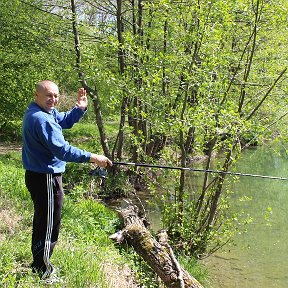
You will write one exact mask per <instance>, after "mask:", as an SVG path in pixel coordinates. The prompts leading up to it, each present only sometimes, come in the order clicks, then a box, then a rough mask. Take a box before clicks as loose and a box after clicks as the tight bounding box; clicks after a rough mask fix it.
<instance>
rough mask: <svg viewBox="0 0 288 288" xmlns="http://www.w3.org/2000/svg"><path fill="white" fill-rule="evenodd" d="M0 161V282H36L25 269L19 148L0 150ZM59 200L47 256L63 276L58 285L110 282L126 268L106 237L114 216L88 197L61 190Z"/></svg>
mask: <svg viewBox="0 0 288 288" xmlns="http://www.w3.org/2000/svg"><path fill="white" fill-rule="evenodd" d="M0 160H1V162H0V175H1V176H0V183H1V184H0V192H1V193H0V204H1V205H0V207H1V210H0V217H1V219H0V223H1V225H0V286H1V287H40V284H39V279H38V277H36V276H35V275H33V274H32V273H31V271H30V268H29V264H30V262H31V260H32V257H31V252H30V241H31V226H32V211H33V206H32V201H31V200H30V195H29V192H28V191H27V190H26V187H25V184H24V171H23V169H22V167H21V166H22V164H21V161H20V155H19V152H18V153H9V154H6V155H0ZM64 201H65V204H64V209H63V222H62V228H61V233H60V239H59V241H58V242H59V243H58V244H57V246H56V248H55V252H54V254H53V255H52V262H53V264H55V266H56V267H58V268H59V271H60V276H61V277H62V278H63V280H64V284H63V283H62V284H61V285H59V287H103V288H104V287H115V286H113V281H114V280H113V279H114V275H117V274H118V275H120V272H119V271H121V270H122V269H125V270H127V259H126V258H125V257H123V256H122V255H120V253H119V251H118V249H117V248H116V247H115V246H114V244H113V243H112V242H111V241H110V240H109V237H108V236H109V235H110V234H112V232H113V233H114V231H115V229H116V226H117V225H118V219H117V217H116V215H115V214H114V213H113V212H112V211H111V210H109V209H107V208H106V207H105V206H104V205H102V204H101V203H98V202H96V201H94V200H92V199H84V198H82V199H81V200H79V201H75V200H74V199H73V198H72V199H70V198H69V197H68V196H67V195H66V196H65V200H64ZM107 267H109V269H107ZM131 277H132V276H131V275H130V278H131ZM121 281H122V284H121ZM125 281H126V280H125V277H123V276H122V277H118V278H117V282H118V284H119V285H120V286H118V287H127V286H126V282H125ZM111 285H112V286H111ZM121 285H122V286H121ZM55 287H57V286H55Z"/></svg>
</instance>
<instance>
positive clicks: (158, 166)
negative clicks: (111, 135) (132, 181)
mask: <svg viewBox="0 0 288 288" xmlns="http://www.w3.org/2000/svg"><path fill="white" fill-rule="evenodd" d="M112 163H113V165H122V166H134V167H146V168H158V169H170V170H182V171H193V172H204V173H215V174H226V175H235V176H246V177H257V178H264V179H274V180H288V178H286V177H278V176H266V175H258V174H251V173H241V172H230V171H226V172H225V171H220V170H212V169H200V168H191V167H179V166H165V165H153V164H146V163H133V162H112Z"/></svg>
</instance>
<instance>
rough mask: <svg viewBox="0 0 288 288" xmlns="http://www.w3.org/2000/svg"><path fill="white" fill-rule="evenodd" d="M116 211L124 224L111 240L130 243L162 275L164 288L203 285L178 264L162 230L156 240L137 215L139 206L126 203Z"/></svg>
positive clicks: (197, 286) (195, 287) (196, 287)
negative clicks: (125, 205)
mask: <svg viewBox="0 0 288 288" xmlns="http://www.w3.org/2000/svg"><path fill="white" fill-rule="evenodd" d="M118 213H119V217H120V218H121V219H122V221H123V226H124V227H123V229H122V230H121V231H118V232H117V233H115V234H113V235H111V236H110V238H111V239H113V240H114V241H116V242H118V243H122V242H124V241H125V243H127V244H128V245H131V246H132V247H133V248H134V249H135V251H136V252H137V253H138V254H139V255H140V256H141V257H142V258H143V259H144V260H145V261H146V262H147V263H148V265H149V266H150V267H151V268H152V269H153V270H154V271H155V273H156V274H157V275H158V276H159V277H160V278H161V280H162V281H163V283H164V284H165V286H166V287H171V288H180V287H181V288H182V287H190V288H203V286H202V285H201V284H200V283H199V282H198V281H197V280H196V279H195V278H194V277H192V276H191V275H189V273H188V272H187V271H185V270H184V269H183V268H182V267H181V266H180V264H179V263H178V261H177V260H176V258H175V256H174V253H173V250H172V249H171V247H170V245H169V244H168V242H167V237H166V236H167V234H166V233H165V231H161V232H159V234H158V236H159V240H158V241H156V240H155V239H154V238H153V237H152V235H151V233H150V232H149V230H148V229H147V228H146V226H147V221H146V219H145V218H141V217H140V216H139V213H138V208H137V207H136V206H134V205H129V206H128V207H127V208H125V209H121V210H120V211H118Z"/></svg>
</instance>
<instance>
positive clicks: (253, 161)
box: [203, 146, 288, 288]
mask: <svg viewBox="0 0 288 288" xmlns="http://www.w3.org/2000/svg"><path fill="white" fill-rule="evenodd" d="M279 151H280V152H281V153H279ZM236 169H237V171H239V172H244V173H253V174H260V175H271V176H281V177H288V157H287V155H286V152H285V149H284V148H282V149H279V147H278V148H277V150H275V149H273V147H267V146H263V147H260V148H257V149H249V150H246V151H245V152H244V153H243V155H242V157H241V159H240V160H239V161H238V162H237V165H236ZM232 190H233V191H234V196H233V197H232V207H233V208H234V209H235V210H236V211H238V212H242V211H243V213H245V214H246V215H250V216H251V217H252V222H251V223H250V224H249V225H247V227H246V229H247V232H246V233H241V234H237V235H236V237H235V245H231V246H226V247H224V248H223V249H222V250H220V251H218V252H217V253H215V254H214V255H213V256H211V257H209V258H208V259H206V260H204V261H203V263H204V264H205V265H206V266H207V267H208V270H209V272H210V275H211V276H212V280H213V281H212V284H211V285H212V286H211V287H213V288H220V287H221V288H232V287H233V288H234V287H235V288H238V287H239V288H268V287H269V288H271V287H275V288H276V287H277V288H287V287H288V273H287V272H288V229H287V228H288V224H287V216H288V181H287V180H286V181H285V180H284V181H283V180H282V181H281V180H270V179H262V178H253V177H240V178H239V181H238V182H237V183H234V184H233V186H232ZM244 196H247V197H249V198H251V200H250V201H239V199H241V198H243V197H244Z"/></svg>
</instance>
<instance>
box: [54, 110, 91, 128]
mask: <svg viewBox="0 0 288 288" xmlns="http://www.w3.org/2000/svg"><path fill="white" fill-rule="evenodd" d="M86 111H87V109H86V110H85V111H83V110H81V109H80V108H78V107H74V108H73V109H72V110H70V111H67V112H59V111H58V110H56V109H54V111H53V112H54V118H55V121H56V122H57V123H58V124H59V125H60V126H61V128H63V129H69V128H71V127H72V126H73V125H74V124H75V123H77V122H78V121H79V120H80V119H81V118H82V117H83V115H84V114H85V113H86Z"/></svg>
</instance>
